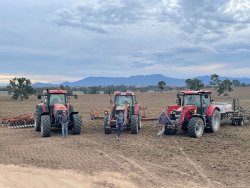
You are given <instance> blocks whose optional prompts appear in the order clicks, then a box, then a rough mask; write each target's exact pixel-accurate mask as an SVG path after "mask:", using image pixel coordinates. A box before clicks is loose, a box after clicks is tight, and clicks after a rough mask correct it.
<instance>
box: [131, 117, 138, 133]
mask: <svg viewBox="0 0 250 188" xmlns="http://www.w3.org/2000/svg"><path fill="white" fill-rule="evenodd" d="M138 131H139V121H138V116H137V115H132V116H131V134H137V133H138Z"/></svg>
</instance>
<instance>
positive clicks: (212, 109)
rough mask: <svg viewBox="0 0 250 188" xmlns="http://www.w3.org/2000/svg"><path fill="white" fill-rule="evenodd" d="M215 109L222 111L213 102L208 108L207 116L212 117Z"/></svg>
mask: <svg viewBox="0 0 250 188" xmlns="http://www.w3.org/2000/svg"><path fill="white" fill-rule="evenodd" d="M214 110H218V111H220V109H219V108H218V107H217V106H214V105H213V104H211V105H209V107H208V109H207V113H206V116H207V117H211V116H212V114H213V112H214Z"/></svg>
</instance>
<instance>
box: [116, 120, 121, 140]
mask: <svg viewBox="0 0 250 188" xmlns="http://www.w3.org/2000/svg"><path fill="white" fill-rule="evenodd" d="M121 133H122V123H118V124H117V126H116V134H117V137H118V138H119V137H120V135H121Z"/></svg>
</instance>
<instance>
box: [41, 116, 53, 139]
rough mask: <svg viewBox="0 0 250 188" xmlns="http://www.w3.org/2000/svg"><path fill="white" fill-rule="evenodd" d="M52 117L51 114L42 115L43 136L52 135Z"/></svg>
mask: <svg viewBox="0 0 250 188" xmlns="http://www.w3.org/2000/svg"><path fill="white" fill-rule="evenodd" d="M50 132H51V130H50V117H49V115H43V116H41V136H42V137H50Z"/></svg>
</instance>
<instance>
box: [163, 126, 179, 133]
mask: <svg viewBox="0 0 250 188" xmlns="http://www.w3.org/2000/svg"><path fill="white" fill-rule="evenodd" d="M176 132H177V128H176V126H175V127H171V126H167V125H166V126H165V131H164V134H165V135H175V134H176Z"/></svg>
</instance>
